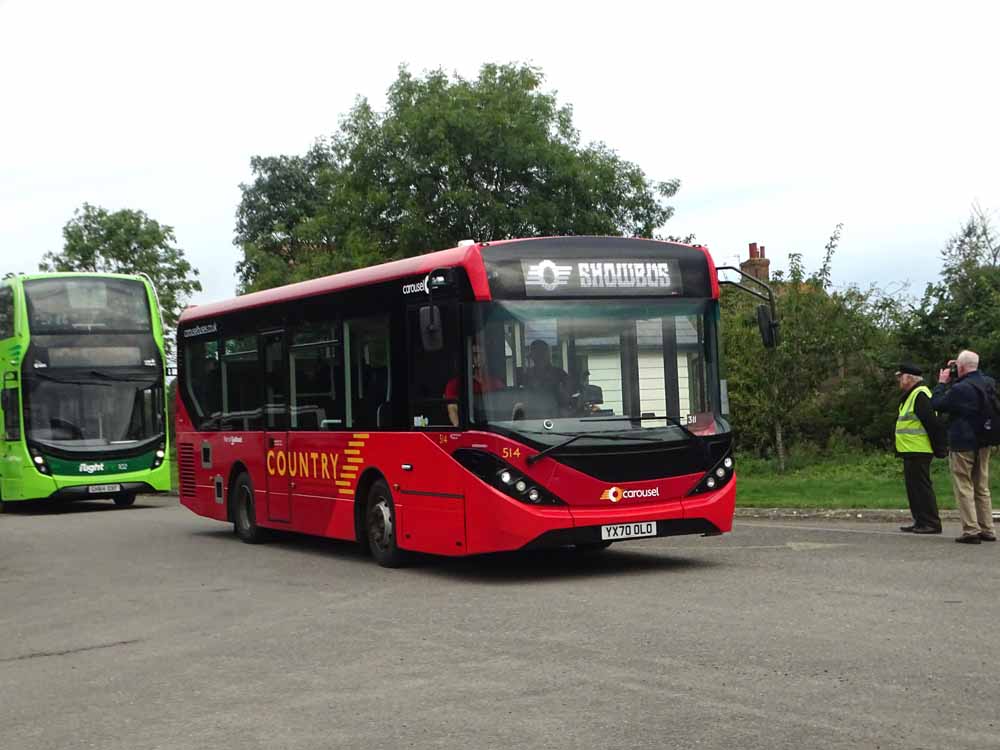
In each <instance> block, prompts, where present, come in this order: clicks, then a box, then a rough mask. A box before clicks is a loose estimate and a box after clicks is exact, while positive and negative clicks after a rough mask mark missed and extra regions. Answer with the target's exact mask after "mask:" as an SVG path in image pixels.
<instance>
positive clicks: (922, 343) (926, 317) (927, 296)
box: [900, 206, 1000, 373]
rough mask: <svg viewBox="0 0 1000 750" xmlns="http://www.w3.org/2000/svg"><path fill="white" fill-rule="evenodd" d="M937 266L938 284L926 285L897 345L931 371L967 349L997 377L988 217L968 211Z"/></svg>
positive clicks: (996, 305)
mask: <svg viewBox="0 0 1000 750" xmlns="http://www.w3.org/2000/svg"><path fill="white" fill-rule="evenodd" d="M941 260H942V271H941V280H940V281H938V282H937V283H933V284H928V285H927V288H926V289H925V291H924V295H923V298H922V299H921V300H920V303H919V305H918V306H915V307H913V308H912V310H911V311H910V315H909V316H908V317H907V318H906V319H905V320H904V322H903V325H902V326H901V331H900V338H901V343H902V345H903V346H904V348H905V349H906V350H907V351H910V352H912V353H913V355H914V358H915V359H919V360H920V361H921V362H923V363H925V364H928V365H932V366H943V364H944V363H945V362H946V361H947V360H948V359H949V358H950V357H954V356H955V354H956V353H958V351H959V350H961V349H965V348H970V349H973V350H975V351H977V352H978V353H979V354H980V356H981V357H982V366H983V367H984V369H987V370H989V371H991V372H993V373H998V372H1000V238H998V236H997V231H996V229H995V228H994V226H993V223H992V221H991V220H990V216H989V215H988V214H987V213H986V212H985V211H983V210H982V209H981V208H980V207H978V206H973V209H972V213H971V215H970V216H969V219H968V220H967V221H966V222H965V223H964V224H963V225H962V227H961V228H960V230H959V231H958V232H957V233H956V234H955V235H954V236H953V237H951V239H949V240H948V243H947V244H946V245H945V247H944V249H943V250H942V251H941Z"/></svg>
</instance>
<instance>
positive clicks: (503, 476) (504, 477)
mask: <svg viewBox="0 0 1000 750" xmlns="http://www.w3.org/2000/svg"><path fill="white" fill-rule="evenodd" d="M500 481H501V482H503V483H504V484H511V483H512V482H513V481H514V475H513V474H511V473H510V472H509V471H507V469H504V470H503V471H501V472H500Z"/></svg>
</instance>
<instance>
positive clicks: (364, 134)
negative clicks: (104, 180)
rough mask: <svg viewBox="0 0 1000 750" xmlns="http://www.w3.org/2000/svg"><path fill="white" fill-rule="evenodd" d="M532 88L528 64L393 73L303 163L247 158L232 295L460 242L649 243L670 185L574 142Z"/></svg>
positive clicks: (564, 119)
mask: <svg viewBox="0 0 1000 750" xmlns="http://www.w3.org/2000/svg"><path fill="white" fill-rule="evenodd" d="M543 82H544V78H543V76H542V73H541V71H539V70H538V69H537V68H534V67H530V66H518V65H493V64H489V65H484V66H483V67H482V68H481V70H480V72H479V76H478V78H476V79H474V80H466V79H463V78H461V77H460V76H452V77H450V76H448V75H447V74H445V73H444V72H443V71H440V70H437V71H433V72H430V73H428V74H427V75H426V76H424V77H422V78H421V77H415V76H413V75H411V74H410V73H409V72H408V71H407V69H406V68H405V67H403V68H400V71H399V76H398V78H397V79H396V81H395V82H394V83H393V84H392V86H391V87H390V88H389V91H388V102H387V107H386V110H385V112H381V113H380V112H376V111H375V110H373V109H372V107H371V106H370V104H369V103H368V102H367V101H366V100H365V99H363V98H362V99H359V100H358V101H357V102H356V104H355V106H354V107H353V109H352V110H351V111H350V113H349V114H348V115H347V116H346V118H345V119H344V120H343V122H342V123H341V126H340V128H339V130H338V131H337V132H336V133H335V134H334V135H333V136H332V137H331V138H330V139H329V140H321V141H319V142H317V143H316V145H315V146H314V147H313V148H312V149H310V151H309V152H308V153H307V154H306V155H305V156H304V157H271V158H261V157H257V158H255V159H254V160H253V161H252V162H251V167H252V169H253V173H254V180H253V182H251V183H250V184H247V185H242V186H241V187H242V190H243V199H242V201H241V203H240V207H239V210H238V212H237V228H236V239H235V242H236V244H238V245H239V246H240V247H241V248H242V249H243V253H244V257H243V259H242V260H241V261H240V263H239V264H238V266H237V272H238V274H239V280H240V287H241V289H242V290H244V291H250V290H254V289H262V288H267V287H270V286H274V285H276V284H281V283H287V282H289V281H294V280H299V279H304V278H309V277H311V276H315V275H319V274H321V273H329V272H333V271H338V270H342V269H345V268H351V267H355V266H357V265H362V264H367V263H370V262H373V261H378V260H387V259H391V258H398V257H405V256H409V255H416V254H419V253H422V252H426V251H428V250H432V249H440V248H444V247H450V246H453V245H455V244H456V243H457V242H458V241H459V240H462V239H466V238H472V239H477V240H482V241H489V240H496V239H503V238H509V237H533V236H543V235H572V234H601V235H629V236H642V237H651V236H653V233H654V231H655V230H656V229H657V228H658V227H661V226H662V225H663V224H664V223H665V222H666V221H667V220H668V219H669V218H670V216H671V215H672V213H673V209H672V208H671V207H670V206H668V205H666V204H665V203H664V201H665V200H667V199H669V198H670V197H671V196H673V195H674V194H675V193H676V191H677V189H678V188H679V185H680V183H679V181H678V180H668V181H665V182H654V181H651V180H649V179H648V178H647V177H646V175H645V174H644V173H643V171H642V170H641V169H640V168H639V167H638V166H637V165H635V164H632V163H630V162H627V161H625V160H623V159H621V158H620V157H619V156H618V155H617V154H616V153H615V152H614V151H613V150H612V149H610V148H609V147H608V146H606V145H605V144H603V143H592V144H589V145H586V146H584V145H582V144H581V143H580V137H579V133H578V132H577V131H576V130H575V129H574V127H573V123H572V110H571V109H570V108H569V107H568V106H560V105H559V104H558V102H557V99H556V96H555V94H554V93H550V92H546V91H544V90H543V89H542V86H543Z"/></svg>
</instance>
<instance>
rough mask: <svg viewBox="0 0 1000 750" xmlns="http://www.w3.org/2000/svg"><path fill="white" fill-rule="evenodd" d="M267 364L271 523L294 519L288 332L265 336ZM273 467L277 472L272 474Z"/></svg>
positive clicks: (265, 415) (262, 339)
mask: <svg viewBox="0 0 1000 750" xmlns="http://www.w3.org/2000/svg"><path fill="white" fill-rule="evenodd" d="M261 348H262V353H263V361H264V396H265V398H264V419H265V420H266V421H265V424H266V426H267V434H266V437H265V439H266V441H267V452H268V454H269V455H270V456H271V460H269V461H268V463H269V464H270V466H269V471H268V472H267V517H268V520H271V521H283V522H285V523H288V522H290V521H291V520H292V498H291V493H292V490H293V489H294V487H295V485H294V482H295V480H294V475H295V473H296V472H295V469H294V468H293V462H294V458H293V454H292V453H291V452H290V451H289V450H288V368H287V366H286V365H285V361H286V357H285V332H284V331H270V332H268V333H263V334H261ZM271 467H273V471H271V470H270V469H271Z"/></svg>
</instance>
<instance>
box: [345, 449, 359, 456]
mask: <svg viewBox="0 0 1000 750" xmlns="http://www.w3.org/2000/svg"><path fill="white" fill-rule="evenodd" d="M344 453H346V454H347V455H348V456H360V455H361V451H359V450H355V449H354V448H344Z"/></svg>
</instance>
